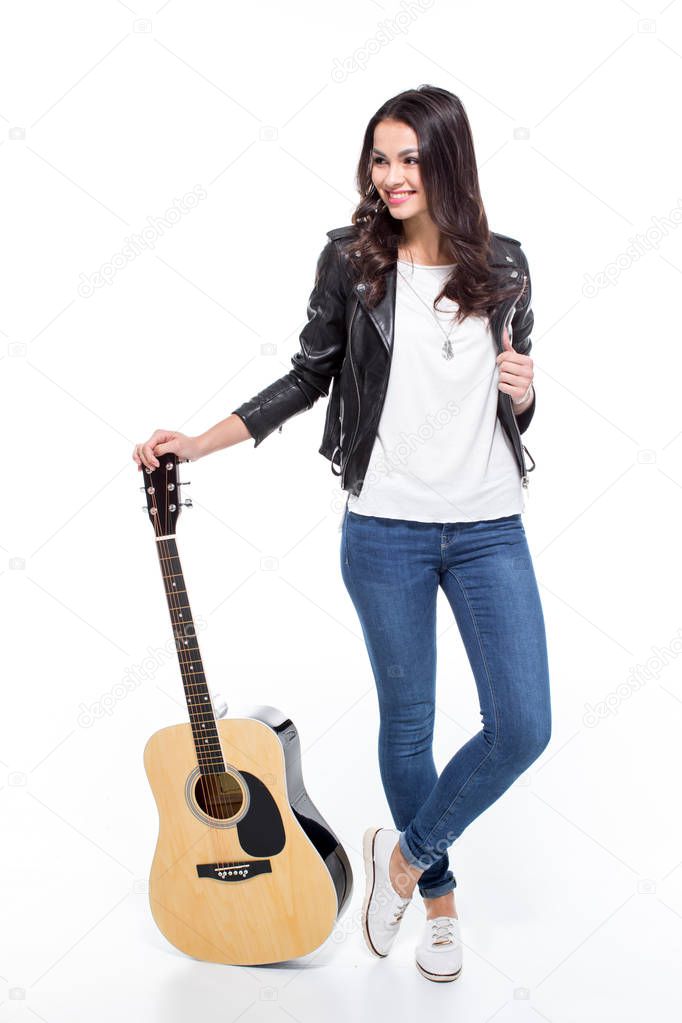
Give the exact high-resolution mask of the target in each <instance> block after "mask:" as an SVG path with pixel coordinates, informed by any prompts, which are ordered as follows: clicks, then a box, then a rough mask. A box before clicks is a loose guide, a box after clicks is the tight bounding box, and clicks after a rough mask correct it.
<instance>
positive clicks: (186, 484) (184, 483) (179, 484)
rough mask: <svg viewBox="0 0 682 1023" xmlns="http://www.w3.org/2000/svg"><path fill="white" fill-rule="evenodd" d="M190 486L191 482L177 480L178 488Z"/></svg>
mask: <svg viewBox="0 0 682 1023" xmlns="http://www.w3.org/2000/svg"><path fill="white" fill-rule="evenodd" d="M191 485H192V481H191V480H178V486H179V487H190V486H191Z"/></svg>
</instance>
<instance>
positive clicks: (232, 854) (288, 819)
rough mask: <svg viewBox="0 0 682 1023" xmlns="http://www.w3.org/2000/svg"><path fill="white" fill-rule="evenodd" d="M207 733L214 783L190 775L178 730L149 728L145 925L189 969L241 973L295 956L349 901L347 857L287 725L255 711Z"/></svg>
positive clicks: (192, 767)
mask: <svg viewBox="0 0 682 1023" xmlns="http://www.w3.org/2000/svg"><path fill="white" fill-rule="evenodd" d="M215 725H216V727H217V730H218V735H219V740H220V747H221V748H222V751H223V755H224V764H221V766H222V767H224V771H221V773H220V775H209V776H206V774H203V776H202V774H201V772H200V770H199V768H198V766H197V750H196V745H195V736H193V734H192V727H191V725H190V724H179V725H173V726H171V727H169V728H163V729H161V730H160V731H158V732H156V733H155V734H154V735H153V736H152V737H151V738H150V740H149V742H148V743H147V745H146V747H145V751H144V765H145V770H146V772H147V777H148V779H149V784H150V786H151V789H152V792H153V794H154V798H155V800H156V805H157V809H158V812H159V834H158V840H157V845H156V850H155V853H154V858H153V862H152V867H151V872H150V884H149V899H150V905H151V911H152V915H153V917H154V920H155V922H156V924H157V926H158V927H159V929H160V930H161V932H162V933H163V934H164V936H165V937H166V938H167V939H168V941H170V942H171V944H173V945H175V946H176V947H177V948H178V949H180V950H181V951H182V952H185V953H186V954H187V955H191V956H193V957H194V958H196V959H201V960H206V961H209V962H219V963H227V964H231V965H242V966H246V965H259V964H264V963H275V962H283V961H284V960H287V959H292V958H295V957H297V956H302V955H306V954H307V953H309V952H311V951H313V950H314V949H316V948H318V947H319V946H320V945H321V944H322V943H323V942H324V941H325V940H326V939H327V937H328V936H329V935H330V933H331V931H332V929H333V927H334V924H335V922H336V920H337V919H338V918H339V916H340V915H341V913H342V912H343V910H344V909H345V907H346V905H347V904H348V902H349V899H350V895H351V891H352V872H351V867H350V863H349V861H348V857H347V856H346V853H345V851H344V849H343V848H342V846H341V844H340V843H339V841H338V839H337V838H336V836H335V835H334V833H333V832H332V830H331V828H330V827H329V825H328V824H327V822H326V821H325V820H324V818H323V817H322V816H321V815H320V813H319V811H318V810H317V809H316V807H315V806H314V805H313V803H312V801H311V800H310V797H309V796H308V794H307V792H306V790H305V787H304V785H303V777H302V771H301V758H300V743H299V738H298V732H297V730H296V728H295V726H294V725H293V723H292V722H291V721H290V720H289V718H287V717H286V716H285V715H283V714H282V713H281V712H279V711H277V710H276V709H275V708H272V707H258V708H256V709H254V710H253V711H252V712H250V714H249V716H248V717H243V718H225V719H221V720H218V721H216V722H215Z"/></svg>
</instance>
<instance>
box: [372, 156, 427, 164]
mask: <svg viewBox="0 0 682 1023" xmlns="http://www.w3.org/2000/svg"><path fill="white" fill-rule="evenodd" d="M384 162H385V161H384V158H383V156H375V157H374V163H384ZM405 163H419V160H418V159H417V157H416V156H408V157H407V158H406V160H405Z"/></svg>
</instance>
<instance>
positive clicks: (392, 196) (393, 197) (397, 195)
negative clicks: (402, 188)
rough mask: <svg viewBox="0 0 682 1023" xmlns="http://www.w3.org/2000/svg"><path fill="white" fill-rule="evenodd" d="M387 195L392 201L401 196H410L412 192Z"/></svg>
mask: <svg viewBox="0 0 682 1023" xmlns="http://www.w3.org/2000/svg"><path fill="white" fill-rule="evenodd" d="M388 194H389V195H390V196H391V198H392V199H396V198H398V197H399V196H401V195H412V192H411V191H410V192H389V193H388Z"/></svg>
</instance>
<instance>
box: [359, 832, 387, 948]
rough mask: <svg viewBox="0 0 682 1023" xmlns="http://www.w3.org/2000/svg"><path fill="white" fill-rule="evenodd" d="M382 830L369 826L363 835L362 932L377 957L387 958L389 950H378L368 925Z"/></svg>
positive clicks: (368, 946)
mask: <svg viewBox="0 0 682 1023" xmlns="http://www.w3.org/2000/svg"><path fill="white" fill-rule="evenodd" d="M378 831H381V828H367V830H366V831H365V833H364V835H363V836H362V858H363V860H364V861H365V899H364V902H363V903H362V934H363V937H364V939H365V944H366V945H367V948H368V949H369V950H370V952H371V953H372V955H373V956H376V958H377V959H385V958H386V956H387V955H388V953H387V952H378V951H377V950H376V949H375V947H374V945H373V944H372V939H371V938H370V936H369V929H368V927H367V915H368V912H369V903H370V900H371V898H372V893H373V892H374V880H375V874H374V839H375V838H376V835H377V832H378Z"/></svg>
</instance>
